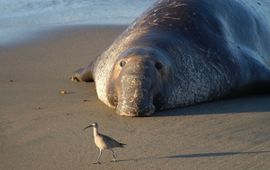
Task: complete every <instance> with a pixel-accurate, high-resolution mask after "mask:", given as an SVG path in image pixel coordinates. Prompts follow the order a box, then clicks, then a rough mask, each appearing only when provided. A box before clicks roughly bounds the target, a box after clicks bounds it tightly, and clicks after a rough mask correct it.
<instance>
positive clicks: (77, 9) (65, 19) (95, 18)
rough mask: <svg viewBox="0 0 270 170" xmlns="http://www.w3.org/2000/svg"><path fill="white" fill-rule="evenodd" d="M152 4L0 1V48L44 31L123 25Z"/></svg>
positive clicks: (138, 1)
mask: <svg viewBox="0 0 270 170" xmlns="http://www.w3.org/2000/svg"><path fill="white" fill-rule="evenodd" d="M154 2H155V0H136V1H133V0H106V1H105V0H0V44H7V43H13V42H14V41H21V40H23V39H27V37H31V36H34V34H35V32H37V31H39V30H40V28H44V27H46V28H47V27H55V26H61V25H74V24H93V25H108V24H110V25H112V24H113V25H126V24H129V23H131V22H132V21H133V20H134V19H135V18H136V17H137V16H138V15H139V14H140V13H142V12H143V11H144V10H146V9H147V8H148V7H149V6H150V5H151V4H153V3H154Z"/></svg>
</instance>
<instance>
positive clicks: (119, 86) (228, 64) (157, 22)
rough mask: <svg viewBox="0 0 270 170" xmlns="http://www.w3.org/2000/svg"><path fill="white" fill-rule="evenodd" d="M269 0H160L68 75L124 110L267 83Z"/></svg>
mask: <svg viewBox="0 0 270 170" xmlns="http://www.w3.org/2000/svg"><path fill="white" fill-rule="evenodd" d="M269 8H270V1H266V0H265V1H259V0H257V1H253V0H161V1H158V2H156V3H155V4H154V5H153V6H152V7H151V8H149V9H148V10H147V11H146V12H144V13H143V14H142V15H141V16H140V17H139V18H137V19H136V20H135V21H134V22H133V24H131V25H130V26H129V27H128V28H127V29H126V30H125V31H124V32H123V33H122V34H121V35H120V36H119V37H118V38H117V39H116V40H115V41H114V43H113V44H112V45H111V46H110V47H109V48H108V49H107V50H106V51H105V52H103V53H102V54H101V55H100V56H98V57H97V59H96V60H95V61H93V62H92V63H91V64H90V65H89V66H87V67H85V68H83V69H80V70H79V71H77V72H76V73H75V74H74V76H73V78H74V79H76V80H79V81H93V80H94V81H95V83H96V91H97V95H98V98H99V99H100V100H101V101H103V102H104V103H105V104H106V105H108V106H109V107H112V108H115V109H116V112H117V113H118V114H120V115H125V116H146V115H151V114H152V113H154V112H155V111H156V110H162V109H171V108H176V107H181V106H187V105H193V104H196V103H201V102H205V101H211V100H215V99H222V98H225V97H227V96H229V95H233V94H237V93H239V92H244V93H245V92H246V91H248V90H250V88H251V87H267V86H268V87H269V83H270V25H269V24H270V12H269Z"/></svg>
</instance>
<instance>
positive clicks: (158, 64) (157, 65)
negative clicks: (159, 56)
mask: <svg viewBox="0 0 270 170" xmlns="http://www.w3.org/2000/svg"><path fill="white" fill-rule="evenodd" d="M155 67H156V69H157V70H161V69H162V68H163V65H162V64H161V63H160V62H157V63H156V64H155Z"/></svg>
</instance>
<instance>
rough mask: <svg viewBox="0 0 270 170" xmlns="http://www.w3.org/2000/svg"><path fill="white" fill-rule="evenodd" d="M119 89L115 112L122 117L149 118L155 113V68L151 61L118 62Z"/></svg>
mask: <svg viewBox="0 0 270 170" xmlns="http://www.w3.org/2000/svg"><path fill="white" fill-rule="evenodd" d="M119 65H120V67H121V68H122V69H121V73H120V74H119V78H118V80H117V81H119V82H118V83H119V85H120V86H119V87H120V89H119V90H118V93H117V96H118V97H117V98H118V103H117V106H116V112H117V113H118V114H119V115H122V116H130V117H136V116H150V115H152V114H153V113H154V112H155V109H156V108H155V106H154V101H153V99H154V96H155V93H156V90H155V89H154V87H157V83H158V81H154V80H156V79H157V78H155V76H156V75H157V73H156V72H157V68H156V67H158V68H160V67H161V66H160V65H158V66H156V65H155V63H154V62H153V61H151V59H143V58H141V57H134V58H129V59H128V60H121V61H120V62H119Z"/></svg>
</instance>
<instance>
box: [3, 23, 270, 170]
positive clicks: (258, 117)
mask: <svg viewBox="0 0 270 170" xmlns="http://www.w3.org/2000/svg"><path fill="white" fill-rule="evenodd" d="M123 29H124V27H120V26H119V27H117V26H114V27H113V26H103V27H102V26H92V27H91V26H89V27H87V26H73V27H68V28H59V29H56V30H53V31H48V32H46V33H44V34H43V35H42V36H41V37H42V38H39V39H35V40H33V41H31V42H28V43H24V44H20V45H17V46H13V47H1V49H0V94H1V97H0V169H1V170H10V169H20V170H30V169H35V170H36V169H44V170H47V169H53V170H54V169H74V170H75V169H76V170H77V169H83V170H84V169H188V170H192V169H205V170H211V169H228V170H230V169H245V170H246V169H256V170H257V169H258V170H268V169H270V95H265V96H247V97H242V98H238V99H230V100H223V101H217V102H212V103H205V104H201V105H197V106H194V107H187V108H182V109H176V110H170V111H165V112H160V113H157V114H156V116H153V117H145V118H125V117H119V116H117V115H116V114H115V113H114V111H113V110H111V109H109V108H107V107H106V106H105V105H104V104H102V103H101V102H100V101H99V100H98V99H97V96H96V92H95V85H94V83H74V82H71V81H70V80H69V77H70V75H71V73H72V72H73V71H74V70H76V69H78V68H79V67H81V66H83V65H86V64H87V63H89V62H90V61H91V60H92V59H93V57H95V56H96V55H98V54H99V53H101V52H102V51H103V50H104V49H105V48H106V47H108V45H109V44H110V43H111V42H112V41H113V39H114V38H115V37H116V36H117V35H119V34H120V33H121V32H122V31H123ZM61 90H66V91H67V92H68V93H67V94H60V91H61ZM94 121H96V122H98V123H99V124H100V130H101V132H103V133H105V134H107V135H110V136H112V137H114V138H115V139H117V140H119V141H121V142H123V143H126V144H127V146H126V148H125V149H116V150H115V151H116V154H117V157H118V159H119V162H117V163H112V162H110V160H111V158H112V157H111V153H110V152H109V151H105V152H104V154H103V156H102V157H101V162H102V164H101V165H94V164H92V162H94V161H95V160H96V158H97V156H98V149H97V148H96V146H95V145H94V142H93V136H92V130H91V129H89V130H87V131H83V130H82V129H83V128H84V127H85V126H87V125H88V124H89V123H91V122H94Z"/></svg>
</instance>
